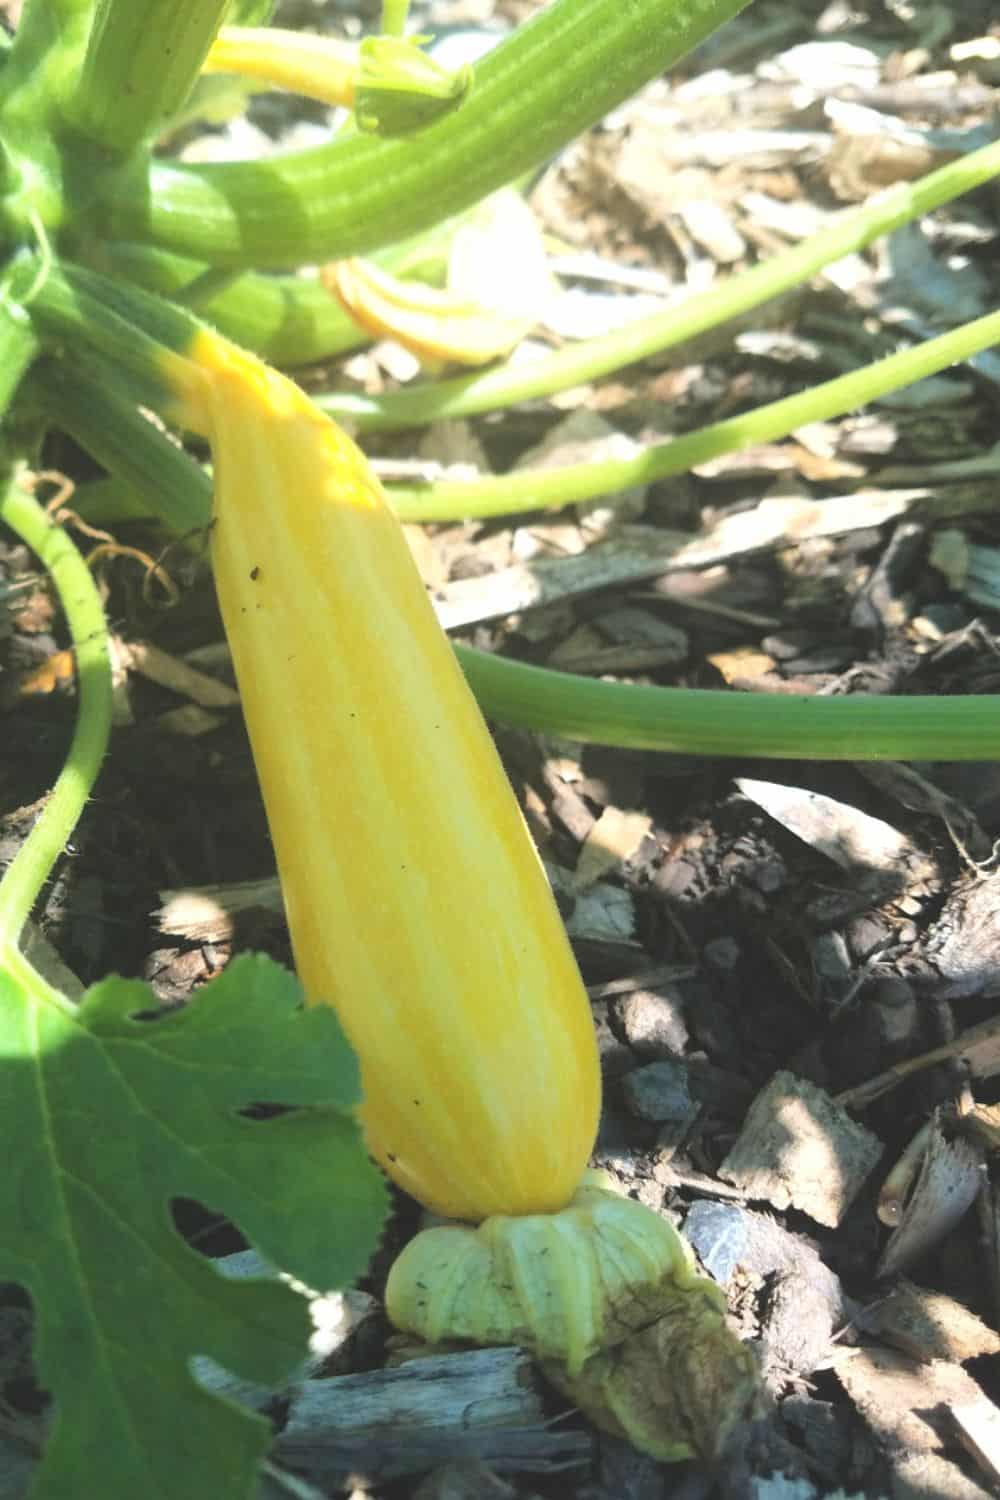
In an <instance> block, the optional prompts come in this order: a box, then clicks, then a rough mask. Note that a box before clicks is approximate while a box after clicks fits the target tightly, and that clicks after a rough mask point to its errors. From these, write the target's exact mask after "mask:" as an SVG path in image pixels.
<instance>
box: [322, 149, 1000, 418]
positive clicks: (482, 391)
mask: <svg viewBox="0 0 1000 1500" xmlns="http://www.w3.org/2000/svg"><path fill="white" fill-rule="evenodd" d="M998 173H1000V142H994V143H993V144H992V145H990V146H983V147H982V148H981V149H980V150H979V151H973V152H971V153H970V154H969V155H968V156H965V157H962V158H960V159H959V160H958V161H954V162H949V163H948V164H947V166H944V167H939V168H938V169H937V171H934V172H930V173H928V175H927V176H926V177H923V178H921V179H920V180H919V181H918V182H913V183H899V184H897V185H896V186H895V187H893V188H892V189H891V190H890V191H889V192H886V193H881V194H879V195H878V197H876V198H875V199H874V200H873V202H871V203H866V204H865V205H864V206H863V207H862V208H859V209H851V210H849V211H847V212H845V213H844V214H843V215H841V216H840V217H839V218H838V220H837V221H836V222H835V223H833V224H831V225H830V226H829V227H828V228H827V229H824V230H821V231H820V233H819V234H814V235H811V236H810V238H809V239H808V240H806V241H805V242H804V243H803V244H801V245H796V246H795V247H794V249H791V250H786V251H784V252H782V253H781V254H780V255H776V256H775V257H774V259H773V260H769V261H767V262H765V263H764V264H763V265H759V266H755V267H754V268H753V269H752V270H750V271H744V272H743V273H742V275H739V276H734V277H732V278H731V279H730V280H728V281H723V282H720V283H719V284H718V285H716V286H713V287H711V288H710V289H709V290H708V291H705V292H699V293H697V294H695V295H694V296H692V297H689V298H687V300H686V301H684V302H682V303H680V304H679V305H678V306H676V307H669V308H667V309H666V310H665V311H663V312H661V313H656V314H654V315H653V316H652V317H648V318H643V319H642V320H641V321H637V322H636V323H634V324H629V326H628V327H626V328H620V329H615V330H614V332H612V333H607V334H604V335H602V336H601V337H600V338H594V339H587V340H585V341H584V342H582V343H579V344H575V345H571V346H569V347H568V348H565V349H560V350H559V351H558V352H557V353H555V354H552V355H549V356H548V358H546V359H543V360H539V361H538V363H537V364H535V365H532V366H529V367H528V368H524V367H523V366H520V365H519V366H515V367H514V368H506V367H505V368H501V369H497V370H488V371H487V372H486V373H485V374H475V375H460V376H458V377H456V378H455V379H452V380H438V381H434V382H433V383H430V382H428V383H426V384H419V385H411V386H407V387H406V389H405V390H400V391H390V392H389V393H388V394H387V395H384V396H364V395H355V394H353V393H341V392H337V393H335V394H332V395H328V396H318V397H316V398H314V399H315V400H316V404H317V406H319V407H321V408H322V410H323V411H326V412H329V414H330V415H331V416H335V417H336V416H339V417H350V419H351V421H352V422H356V423H357V424H358V426H359V427H360V428H361V429H362V430H363V431H379V430H381V431H386V430H392V429H394V428H401V427H411V426H421V425H422V424H423V423H425V422H433V421H438V420H440V419H442V418H445V417H466V416H471V415H473V414H475V413H476V412H484V411H498V410H500V409H501V408H503V407H507V406H514V405H515V404H517V403H518V402H521V401H529V400H532V399H534V398H536V397H538V396H550V395H553V394H554V393H555V392H557V391H564V390H567V389H569V388H570V387H571V386H575V385H582V384H584V383H586V382H587V381H591V380H598V379H600V377H601V376H602V375H609V374H611V373H612V372H613V371H615V370H620V369H622V368H623V367H624V366H626V365H629V364H632V363H634V362H636V361H637V360H640V359H646V358H647V357H648V356H649V355H651V354H662V353H663V352H664V350H666V349H673V348H676V347H677V346H678V345H680V344H684V343H686V342H687V341H688V340H689V339H693V338H696V337H697V336H698V335H699V334H702V333H705V332H707V330H708V329H711V328H718V327H719V326H720V325H721V324H723V323H727V322H729V321H730V320H731V319H733V318H738V317H739V316H741V314H743V313H746V312H748V311H750V310H751V309H752V308H754V307H759V306H760V305H761V304H762V303H764V302H768V301H770V300H771V299H772V298H774V297H778V296H780V295H781V294H782V293H783V292H786V291H788V290H790V289H791V288H792V287H795V286H798V285H799V284H800V283H801V282H803V281H806V280H807V279H808V278H809V277H810V276H814V275H815V274H816V272H817V271H820V270H822V269H823V267H824V266H828V265H831V264H832V263H833V262H834V261H837V260H840V258H841V257H842V256H844V255H849V254H851V253H852V252H856V251H858V250H863V249H864V248H865V246H866V245H870V244H871V243H872V242H873V241H874V240H876V239H878V238H879V236H880V235H883V234H889V233H891V232H892V230H894V229H898V228H899V227H900V225H902V224H908V223H910V222H912V221H913V220H914V219H917V218H920V217H921V216H922V215H924V214H927V213H931V212H932V211H933V210H934V209H935V208H939V207H940V206H941V205H942V204H943V203H948V202H951V201H952V199H954V198H958V197H961V196H962V194H964V193H968V192H971V191H972V189H974V188H977V187H980V186H982V185H983V184H984V183H986V182H989V181H991V180H992V179H993V178H994V177H996V176H997V174H998Z"/></svg>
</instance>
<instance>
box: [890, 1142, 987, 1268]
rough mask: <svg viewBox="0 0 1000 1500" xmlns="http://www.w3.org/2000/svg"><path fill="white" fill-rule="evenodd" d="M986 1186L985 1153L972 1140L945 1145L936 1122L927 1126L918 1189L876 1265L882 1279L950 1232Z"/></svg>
mask: <svg viewBox="0 0 1000 1500" xmlns="http://www.w3.org/2000/svg"><path fill="white" fill-rule="evenodd" d="M983 1181H984V1177H983V1153H982V1151H981V1149H980V1147H979V1146H977V1145H976V1144H974V1143H973V1142H972V1141H968V1140H963V1139H962V1138H961V1137H958V1138H956V1139H954V1140H949V1139H947V1137H946V1136H945V1134H944V1132H943V1130H942V1128H941V1122H940V1120H939V1119H938V1118H937V1117H936V1116H935V1118H934V1120H933V1121H932V1123H931V1129H930V1134H929V1140H928V1144H927V1150H926V1151H925V1153H924V1157H923V1160H922V1162H921V1164H920V1172H919V1175H918V1177H917V1181H916V1184H915V1186H914V1188H913V1191H912V1193H911V1194H910V1197H909V1199H908V1200H907V1202H906V1203H905V1205H900V1213H901V1218H900V1222H899V1225H898V1228H896V1229H895V1230H894V1231H893V1233H892V1236H891V1238H890V1239H889V1242H888V1244H887V1245H886V1247H885V1249H884V1250H883V1252H882V1255H881V1258H880V1260H879V1264H878V1274H879V1275H880V1276H892V1275H894V1274H895V1273H896V1272H897V1271H902V1270H905V1268H906V1267H907V1266H909V1265H912V1264H913V1262H914V1261H915V1260H918V1259H919V1257H920V1256H921V1255H924V1254H925V1253H926V1252H927V1251H928V1250H930V1249H932V1248H933V1246H934V1245H936V1244H938V1243H939V1242H940V1241H941V1240H942V1239H944V1238H945V1236H946V1235H947V1234H948V1233H949V1232H950V1231H951V1230H952V1229H954V1227H955V1225H956V1224H957V1223H958V1222H959V1220H960V1219H961V1218H962V1217H963V1216H964V1215H965V1213H966V1212H967V1211H968V1209H969V1208H970V1207H971V1206H972V1204H973V1203H974V1202H975V1200H976V1197H977V1196H978V1194H979V1192H980V1189H981V1188H982V1185H983Z"/></svg>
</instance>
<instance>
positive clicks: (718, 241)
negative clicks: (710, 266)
mask: <svg viewBox="0 0 1000 1500" xmlns="http://www.w3.org/2000/svg"><path fill="white" fill-rule="evenodd" d="M677 211H678V213H679V214H680V217H681V222H682V223H683V225H684V228H685V229H686V230H687V232H688V234H689V235H690V236H691V238H692V239H693V240H694V241H695V243H696V244H698V245H700V246H701V247H702V249H703V250H707V251H708V253H709V255H710V256H711V257H712V259H713V260H714V261H717V262H718V264H719V265H721V266H729V265H732V264H733V262H734V261H737V260H742V258H743V256H744V255H745V254H746V251H747V244H746V240H745V239H744V238H743V236H742V235H741V234H740V232H739V230H738V229H737V227H736V225H735V223H734V222H733V219H732V216H731V215H730V214H729V213H728V212H727V211H726V209H725V208H723V206H722V204H721V203H717V202H715V201H714V200H713V199H711V198H690V199H688V200H687V202H685V203H682V204H680V205H679V206H678V210H677Z"/></svg>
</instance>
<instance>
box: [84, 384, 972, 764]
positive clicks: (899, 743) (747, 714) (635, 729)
mask: <svg viewBox="0 0 1000 1500" xmlns="http://www.w3.org/2000/svg"><path fill="white" fill-rule="evenodd" d="M88 421H91V422H95V421H98V418H97V416H96V414H95V411H94V410H93V409H92V407H91V405H90V403H89V402H88V401H84V402H82V404H81V405H80V407H79V410H78V411H77V412H76V415H75V418H74V422H75V426H74V431H75V432H76V435H77V437H78V439H79V441H80V442H81V443H82V444H83V446H84V447H85V448H89V449H91V450H92V451H96V448H97V447H98V446H99V445H100V444H101V442H102V441H103V439H102V435H101V432H100V428H99V422H98V426H97V427H95V428H92V429H91V430H89V431H88V428H87V422H88ZM139 438H140V439H141V441H142V442H143V443H144V444H145V445H147V449H148V451H147V454H146V456H145V457H143V459H142V466H143V469H144V471H145V472H146V474H147V475H148V476H151V477H150V478H148V479H147V482H146V483H145V485H144V487H143V489H142V491H141V501H140V502H139V503H137V504H136V505H135V510H136V511H137V512H139V513H141V514H148V513H149V511H150V510H154V511H156V512H157V513H158V514H160V515H164V516H166V514H167V512H168V509H169V505H170V500H169V496H168V497H167V500H166V503H165V500H164V494H163V478H162V476H163V474H164V472H165V471H166V469H167V468H169V466H170V464H171V463H172V462H174V461H175V459H176V450H173V455H174V456H173V457H172V456H171V454H170V453H168V452H167V450H168V449H171V448H172V445H171V444H170V442H169V441H168V439H167V438H165V437H164V436H163V434H162V433H160V432H157V430H156V429H155V428H154V427H151V426H150V425H149V424H148V423H146V424H144V426H143V429H142V430H141V432H140V434H139ZM133 463H134V459H133V458H130V460H129V465H130V467H129V472H130V473H131V472H132V468H131V465H132V464H133ZM109 467H110V468H111V470H112V472H113V473H117V474H118V475H119V476H121V477H123V476H124V470H125V464H124V462H123V460H122V458H121V456H119V457H118V458H117V459H116V458H115V457H114V456H111V457H110V458H109ZM188 478H189V480H190V492H189V497H188V503H189V505H190V506H191V507H192V509H193V510H194V512H195V515H196V520H197V522H199V523H201V524H204V525H207V524H208V520H209V517H210V514H211V505H212V485H211V480H210V479H209V477H208V475H207V474H205V473H204V472H203V471H202V470H201V469H199V468H197V467H196V466H195V465H190V471H189V474H188ZM96 519H99V517H97V518H96ZM455 649H456V652H457V653H458V656H459V660H460V661H461V664H462V668H463V670H464V672H465V674H466V677H467V678H468V680H469V683H470V685H471V687H472V690H473V692H474V693H475V695H476V697H477V699H478V700H479V703H480V706H481V707H482V709H483V712H484V713H486V714H487V715H488V716H489V717H491V718H495V719H498V720H500V721H501V722H502V723H507V724H515V725H519V726H521V727H522V728H526V729H538V730H543V731H547V732H549V733H553V734H562V735H565V736H566V737H567V738H570V739H577V740H581V741H583V742H585V743H586V742H591V743H596V744H604V745H617V746H622V747H625V748H631V749H639V750H672V751H683V752H686V753H687V754H690V755H722V756H744V757H745V756H757V757H760V758H762V759H763V758H772V757H773V758H782V759H798V760H810V759H814V760H858V761H864V760H884V759H912V760H989V759H994V758H996V756H997V755H998V753H1000V699H998V698H996V697H982V698H974V697H969V698H917V697H913V698H884V697H879V698H875V697H856V698H788V697H785V696H784V695H780V694H767V693H762V694H746V695H744V694H740V693H734V692H727V691H725V690H722V689H720V690H719V691H718V692H706V691H701V690H689V689H686V688H667V687H645V686H642V685H637V684H633V683H615V682H600V681H595V680H594V679H592V678H588V677H579V676H574V675H572V674H570V673H566V672H553V671H550V670H548V669H545V668H541V667H531V666H525V665H524V664H522V663H521V662H516V661H511V660H508V659H506V658H503V657H499V656H491V655H488V654H485V653H483V652H481V651H473V650H470V649H469V648H467V647H463V646H456V648H455Z"/></svg>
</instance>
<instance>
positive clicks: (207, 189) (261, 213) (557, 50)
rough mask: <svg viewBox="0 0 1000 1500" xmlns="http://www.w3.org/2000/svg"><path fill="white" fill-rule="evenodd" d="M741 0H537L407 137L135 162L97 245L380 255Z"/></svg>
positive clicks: (573, 129)
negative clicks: (461, 96)
mask: <svg viewBox="0 0 1000 1500" xmlns="http://www.w3.org/2000/svg"><path fill="white" fill-rule="evenodd" d="M745 3H746V0H627V3H626V0H553V3H552V4H550V5H548V6H546V7H545V8H544V9H543V10H542V11H540V12H539V13H538V15H537V16H536V17H534V18H533V19H532V20H531V21H529V22H528V23H527V24H525V25H524V26H522V27H519V28H518V30H517V31H516V32H515V33H514V35H513V36H512V37H511V38H510V39H509V40H508V41H506V42H504V43H503V44H502V45H501V46H500V47H498V48H496V50H495V51H494V52H492V53H491V54H490V55H489V57H487V58H485V59H484V60H483V62H482V63H480V64H479V65H478V66H477V68H476V76H475V82H474V84H473V87H472V89H471V90H470V92H469V95H468V98H467V99H465V100H464V101H463V103H462V105H461V107H460V108H459V109H457V110H455V111H454V112H453V113H452V114H449V115H446V116H443V117H442V118H441V119H440V120H438V121H436V122H435V123H434V124H432V125H429V126H428V127H427V128H426V129H424V130H422V131H420V132H419V133H418V134H417V135H415V136H413V137H408V138H405V139H402V140H398V141H389V140H373V139H370V138H363V137H359V136H355V137H352V138H350V139H345V140H342V141H334V142H333V143H331V144H330V145H328V146H322V147H318V148H316V149H314V150H311V151H305V152H300V153H291V154H289V155H287V156H279V157H275V158H273V159H272V160H270V161H265V162H254V163H245V162H232V163H215V164H206V165H191V166H171V165H167V164H166V163H159V162H156V163H149V164H147V165H144V166H142V169H141V170H140V169H139V168H138V167H137V169H136V170H135V171H133V172H131V173H129V174H127V176H126V177H124V178H122V179H120V180H119V181H117V182H115V183H108V184H106V185H105V188H104V189H102V190H103V191H106V194H107V201H106V205H105V208H104V210H103V212H102V215H101V222H102V227H103V229H104V232H105V233H106V234H107V235H109V236H112V237H114V238H118V239H139V240H151V241H153V242H155V243H157V244H160V245H162V246H164V247H166V248H169V249H175V250H179V251H182V252H184V253H187V254H191V255H194V256H197V257H199V258H202V259H204V260H206V261H209V262H211V263H212V264H214V265H238V266H256V267H258V268H263V267H281V266H291V265H300V264H302V263H303V262H307V261H323V260H329V259H332V258H334V257H337V256H343V255H351V254H355V253H359V252H362V251H367V250H372V249H375V248H377V247H378V246H380V245H385V244H390V243H392V242H394V241H396V240H398V239H399V238H400V237H401V236H403V235H407V234H412V233H414V232H415V231H417V230H419V229H422V228H424V227H426V226H427V225H430V224H434V223H436V222H438V221H439V220H440V219H442V218H444V217H445V215H447V214H449V213H454V212H456V211H457V210H458V209H460V208H463V207H464V206H466V205H467V204H470V203H474V202H476V201H478V200H479V199H480V198H482V197H484V196H485V195H486V194H487V193H488V192H491V191H492V190H493V189H494V188H497V187H499V186H501V184H503V183H504V182H509V181H510V180H511V179H512V178H514V177H516V176H518V175H519V174H520V173H522V172H525V171H528V170H529V169H531V168H532V167H534V166H536V165H538V164H539V163H540V162H543V161H545V160H547V159H548V157H550V156H551V155H552V154H553V152H555V151H557V150H558V149H559V148H560V147H562V146H563V145H565V144H566V143H567V142H568V141H570V140H572V139H573V137H574V136H576V135H578V134H579V133H580V131H581V130H583V129H585V128H586V127H587V126H588V125H591V124H593V122H594V121H595V120H598V119H600V118H601V117H602V116H603V115H604V114H606V113H607V112H608V110H610V109H612V108H613V107H614V106H615V105H616V104H619V103H620V102H621V101H622V100H623V99H627V98H629V97H630V96H631V95H632V94H634V93H635V91H636V90H637V89H638V88H640V87H641V86H642V84H644V83H645V82H647V81H648V80H649V79H651V78H654V77H656V76H657V74H659V73H661V72H662V71H663V70H664V69H665V68H667V67H669V66H670V65H671V64H672V63H674V62H675V61H676V60H677V59H678V58H679V57H681V56H682V55H683V54H684V53H685V52H688V51H689V50H690V49H691V48H692V47H694V46H696V45H697V44H698V43H699V42H700V41H702V40H703V39H704V38H705V37H706V36H709V35H710V34H711V33H712V32H713V31H715V30H716V29H717V27H719V26H721V25H722V24H723V22H725V21H727V20H729V19H730V17H732V16H734V15H736V14H737V12H738V11H740V10H741V9H742V8H743V6H744V4H745Z"/></svg>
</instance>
